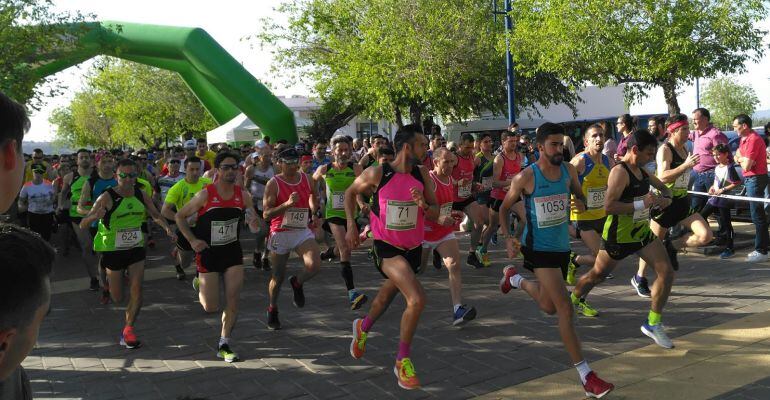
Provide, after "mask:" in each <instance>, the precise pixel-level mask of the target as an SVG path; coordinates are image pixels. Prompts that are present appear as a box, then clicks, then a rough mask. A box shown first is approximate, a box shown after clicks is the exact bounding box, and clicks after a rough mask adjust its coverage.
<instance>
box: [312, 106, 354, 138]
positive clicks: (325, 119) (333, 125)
mask: <svg viewBox="0 0 770 400" xmlns="http://www.w3.org/2000/svg"><path fill="white" fill-rule="evenodd" d="M362 109H363V107H361V106H360V105H358V104H352V103H349V102H348V101H346V100H345V99H341V98H339V97H336V96H332V97H328V98H327V99H326V101H324V102H323V103H322V104H321V107H320V108H319V109H317V110H315V111H313V112H312V113H311V115H310V119H311V120H312V121H313V124H312V125H310V126H309V127H307V136H308V138H309V139H311V141H316V142H317V141H322V142H328V141H329V139H330V138H331V137H332V136H333V135H334V132H336V131H337V129H340V128H342V127H343V126H345V125H347V124H348V122H350V120H352V119H353V118H355V116H356V115H358V114H359V113H360V112H361V110H362Z"/></svg>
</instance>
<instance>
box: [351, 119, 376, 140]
mask: <svg viewBox="0 0 770 400" xmlns="http://www.w3.org/2000/svg"><path fill="white" fill-rule="evenodd" d="M378 131H379V125H378V124H377V122H375V121H368V122H359V123H358V124H356V132H358V133H359V134H360V135H362V136H371V135H373V134H375V133H377V132H378Z"/></svg>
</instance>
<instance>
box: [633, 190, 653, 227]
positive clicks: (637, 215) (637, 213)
mask: <svg viewBox="0 0 770 400" xmlns="http://www.w3.org/2000/svg"><path fill="white" fill-rule="evenodd" d="M643 200H644V196H639V197H634V201H635V202H636V201H643ZM649 219H650V209H649V208H645V209H644V210H634V222H642V221H649Z"/></svg>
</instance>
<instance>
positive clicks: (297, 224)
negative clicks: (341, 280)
mask: <svg viewBox="0 0 770 400" xmlns="http://www.w3.org/2000/svg"><path fill="white" fill-rule="evenodd" d="M299 159H300V155H299V153H298V152H297V151H296V150H294V149H293V148H292V149H287V150H284V151H282V152H281V153H280V154H278V165H280V167H281V173H280V174H278V175H275V176H274V177H272V178H270V180H269V181H267V184H266V185H265V197H264V209H265V210H264V217H265V219H266V220H270V238H269V239H268V242H267V246H268V248H269V249H270V257H271V259H270V263H271V264H272V265H273V276H272V277H271V279H270V283H269V285H268V288H267V290H268V294H269V296H270V305H269V306H268V307H267V327H268V328H269V329H273V330H275V329H281V322H280V321H279V320H278V295H279V293H280V290H281V285H282V284H283V280H284V277H285V274H286V262H287V261H288V260H289V253H291V252H292V251H294V252H295V253H297V254H298V255H299V256H300V258H301V259H302V260H303V261H304V264H305V268H304V269H303V270H302V272H301V273H300V274H299V275H297V276H294V275H292V276H290V277H289V283H290V284H291V289H292V290H293V291H294V306H295V307H297V308H302V307H304V306H305V292H304V289H303V288H302V285H304V283H305V282H307V281H308V280H310V279H311V278H312V277H313V276H315V274H316V273H318V269H319V268H320V266H321V252H320V250H319V249H318V243H316V241H315V234H314V233H313V232H312V231H311V230H310V229H309V228H308V226H312V227H313V228H315V226H316V225H317V224H318V220H317V216H316V212H317V211H318V208H319V202H318V192H317V189H316V188H315V187H314V186H313V185H311V184H310V179H309V178H308V177H307V175H305V173H303V172H301V171H300V170H299Z"/></svg>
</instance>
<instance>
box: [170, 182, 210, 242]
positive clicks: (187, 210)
mask: <svg viewBox="0 0 770 400" xmlns="http://www.w3.org/2000/svg"><path fill="white" fill-rule="evenodd" d="M208 198H209V194H208V192H207V191H206V190H201V191H200V192H198V193H196V194H195V196H193V198H192V200H190V202H189V203H187V204H185V205H184V207H182V209H181V210H179V211H177V213H176V215H174V220H175V221H176V227H177V229H179V232H181V233H182V235H183V236H184V237H185V238H187V241H189V242H190V244H192V242H193V241H195V240H198V238H197V237H195V234H194V233H193V231H192V229H190V224H189V223H187V218H188V217H191V216H193V215H194V214H195V213H197V212H198V210H200V209H201V208H203V206H205V205H206V201H207V200H208Z"/></svg>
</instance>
